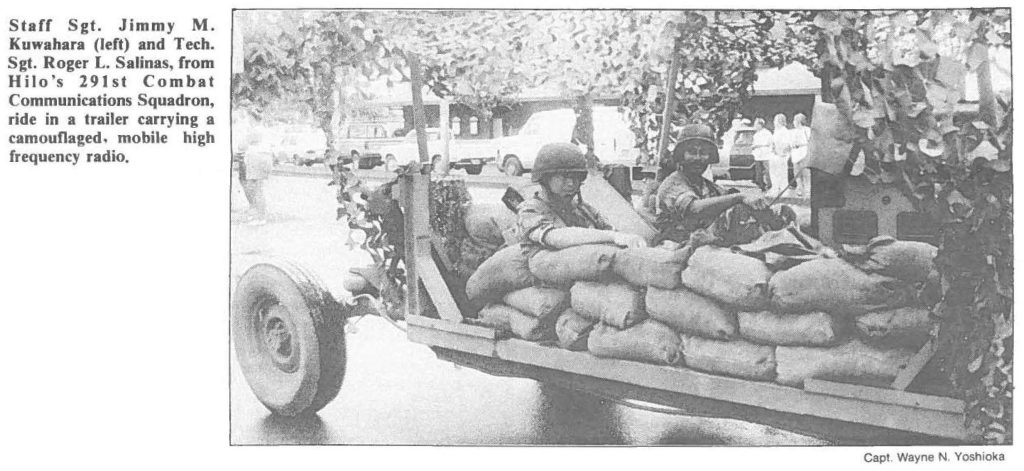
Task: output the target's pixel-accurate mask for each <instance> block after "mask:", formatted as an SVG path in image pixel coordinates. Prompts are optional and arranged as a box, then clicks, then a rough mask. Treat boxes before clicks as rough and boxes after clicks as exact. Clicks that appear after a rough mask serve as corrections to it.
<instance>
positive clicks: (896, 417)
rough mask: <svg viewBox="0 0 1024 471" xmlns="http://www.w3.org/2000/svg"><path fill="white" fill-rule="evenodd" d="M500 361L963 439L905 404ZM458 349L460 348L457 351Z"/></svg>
mask: <svg viewBox="0 0 1024 471" xmlns="http://www.w3.org/2000/svg"><path fill="white" fill-rule="evenodd" d="M495 347H496V352H497V354H498V358H502V359H506V360H510V361H515V362H520V363H526V364H532V365H537V366H542V367H545V368H552V369H558V370H562V371H569V372H572V373H578V374H583V375H587V376H593V377H598V378H604V379H612V380H615V381H622V382H625V383H630V384H636V385H640V386H644V387H650V388H655V389H662V390H665V391H672V392H678V393H683V394H690V395H693V396H698V397H707V398H713V399H719V400H724V401H729V402H735V403H738V404H745V405H751V406H756V407H763V408H765V409H771V410H776V411H782V412H789V413H794V414H803V415H813V416H816V417H824V418H829V419H835V420H842V421H847V422H854V423H861V424H868V425H875V426H879V427H885V428H891V429H895V430H905V431H910V432H915V433H924V434H928V435H937V436H944V437H949V438H956V439H964V438H966V431H965V430H964V427H963V415H962V414H955V413H950V412H944V411H936V410H931V409H918V408H914V407H908V406H905V405H900V404H887V403H880V402H869V401H864V400H858V399H852V398H845V397H836V396H827V395H820V394H812V393H808V392H805V391H803V390H802V389H797V388H792V387H788V386H781V385H777V384H773V383H763V382H758V381H751V380H743V379H738V378H730V377H726V376H718V375H712V374H708V373H701V372H698V371H693V370H689V369H685V368H676V367H668V366H657V365H650V364H646V363H638V362H633V361H626V360H613V359H605V358H597V357H594V356H592V355H590V354H589V353H578V352H570V351H567V350H562V349H559V348H556V347H545V346H540V345H537V344H534V343H531V342H526V341H523V340H518V339H509V340H504V341H498V342H497V344H496V346H495ZM453 348H457V347H453Z"/></svg>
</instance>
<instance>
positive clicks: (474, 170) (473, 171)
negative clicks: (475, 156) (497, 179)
mask: <svg viewBox="0 0 1024 471" xmlns="http://www.w3.org/2000/svg"><path fill="white" fill-rule="evenodd" d="M483 171H484V166H483V165H476V166H473V167H466V173H467V174H469V175H480V173H482V172H483Z"/></svg>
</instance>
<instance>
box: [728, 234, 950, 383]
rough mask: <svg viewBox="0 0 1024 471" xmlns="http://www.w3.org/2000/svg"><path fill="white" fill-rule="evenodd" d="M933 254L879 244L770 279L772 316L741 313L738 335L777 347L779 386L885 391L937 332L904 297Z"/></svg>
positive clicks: (927, 272)
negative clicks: (824, 384)
mask: <svg viewBox="0 0 1024 471" xmlns="http://www.w3.org/2000/svg"><path fill="white" fill-rule="evenodd" d="M935 253H936V251H935V248H934V247H932V246H930V245H928V244H923V243H920V242H903V241H895V240H892V239H891V238H883V239H878V240H875V241H873V242H872V244H869V246H868V247H866V248H864V249H859V250H853V251H851V250H848V251H847V254H846V256H845V257H844V259H839V258H818V259H814V260H810V261H807V262H804V263H801V264H799V265H797V266H795V267H792V268H789V269H787V270H783V271H779V272H776V273H774V274H773V275H772V277H771V281H770V283H769V287H770V292H771V300H772V302H771V308H770V310H769V311H766V312H747V313H740V314H739V326H740V335H742V336H743V337H744V338H747V339H749V340H751V341H754V342H758V343H763V344H766V345H767V344H770V345H775V346H777V348H776V355H775V356H776V362H777V372H778V375H777V378H776V381H777V382H778V383H780V384H785V385H789V386H796V387H800V386H802V385H803V384H804V382H805V381H806V380H807V379H811V378H818V379H827V380H835V381H846V382H854V383H858V384H867V385H876V386H880V385H887V384H890V383H891V382H892V381H893V379H894V378H895V377H896V375H897V374H898V373H899V371H901V370H902V369H903V368H905V367H906V364H907V362H908V361H909V360H910V358H911V356H913V354H914V352H916V351H917V350H918V349H920V348H921V346H922V345H923V344H924V343H925V342H926V341H927V340H928V338H929V337H930V335H931V331H932V329H933V326H934V325H935V322H934V321H933V320H932V319H931V317H930V314H929V311H928V309H927V308H926V307H924V306H922V305H920V303H919V302H918V301H917V300H916V299H915V298H914V297H912V296H906V295H904V294H905V293H906V292H907V291H908V289H909V290H911V291H912V290H913V289H914V287H913V285H914V284H923V283H925V282H927V281H928V279H929V277H930V276H931V274H932V273H933V270H934V267H933V266H932V263H933V262H932V260H933V258H934V254H935Z"/></svg>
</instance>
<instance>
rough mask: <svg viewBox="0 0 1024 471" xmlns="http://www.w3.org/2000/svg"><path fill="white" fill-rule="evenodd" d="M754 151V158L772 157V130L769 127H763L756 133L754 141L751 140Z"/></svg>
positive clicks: (764, 158)
mask: <svg viewBox="0 0 1024 471" xmlns="http://www.w3.org/2000/svg"><path fill="white" fill-rule="evenodd" d="M751 147H752V148H753V149H752V152H753V154H754V160H757V161H765V160H769V159H771V157H772V132H771V131H769V130H767V129H761V130H760V131H758V132H756V133H754V138H753V142H751Z"/></svg>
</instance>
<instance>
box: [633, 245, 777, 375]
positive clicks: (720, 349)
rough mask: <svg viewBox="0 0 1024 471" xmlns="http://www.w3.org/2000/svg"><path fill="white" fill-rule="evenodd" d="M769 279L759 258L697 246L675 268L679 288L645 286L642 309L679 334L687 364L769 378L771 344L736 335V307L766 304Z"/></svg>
mask: <svg viewBox="0 0 1024 471" xmlns="http://www.w3.org/2000/svg"><path fill="white" fill-rule="evenodd" d="M770 277H771V272H769V271H768V268H767V267H766V266H765V264H764V262H762V261H761V260H758V259H756V258H753V257H749V256H747V255H743V254H739V253H734V252H732V251H730V250H728V249H723V248H719V247H711V246H703V247H699V248H697V249H696V250H694V251H693V253H692V255H691V256H690V259H689V263H688V265H687V266H686V267H685V268H684V269H683V270H682V271H681V272H680V275H679V279H680V283H679V285H680V286H678V287H676V288H674V289H662V288H660V287H656V286H650V287H648V288H647V296H646V299H645V301H646V306H647V313H648V315H649V316H650V317H651V319H654V320H657V321H660V322H662V323H664V324H665V325H667V326H669V327H670V328H672V329H673V330H675V331H676V332H677V333H678V334H679V335H680V337H681V346H682V353H683V360H684V362H685V364H686V366H687V367H689V368H692V369H696V370H701V371H706V372H709V373H714V374H720V375H728V376H735V377H739V378H746V379H753V380H761V381H770V380H771V379H772V378H774V377H775V351H774V347H772V346H766V345H758V344H755V343H752V342H748V341H746V340H744V339H741V338H740V326H739V319H738V313H739V312H740V311H741V310H744V309H751V310H752V309H765V308H766V307H767V306H768V302H769V299H770V297H769V294H768V280H769V278H770Z"/></svg>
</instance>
